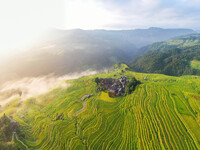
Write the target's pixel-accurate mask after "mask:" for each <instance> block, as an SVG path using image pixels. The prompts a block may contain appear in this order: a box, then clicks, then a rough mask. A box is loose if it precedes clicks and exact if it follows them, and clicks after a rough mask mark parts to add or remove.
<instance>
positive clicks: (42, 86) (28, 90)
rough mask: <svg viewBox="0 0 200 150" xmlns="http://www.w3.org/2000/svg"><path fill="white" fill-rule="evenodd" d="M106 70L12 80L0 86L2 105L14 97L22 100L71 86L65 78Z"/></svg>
mask: <svg viewBox="0 0 200 150" xmlns="http://www.w3.org/2000/svg"><path fill="white" fill-rule="evenodd" d="M99 72H105V71H89V70H88V71H84V72H81V73H73V74H66V75H63V76H56V75H54V74H49V75H46V76H39V77H26V78H22V79H20V80H12V81H8V82H6V83H4V84H3V85H2V86H0V105H5V104H6V103H8V102H10V101H11V100H13V99H14V98H19V99H20V100H21V101H24V100H26V99H27V98H30V97H37V96H38V95H41V94H45V93H47V92H49V91H51V90H53V89H55V88H67V87H68V86H70V85H69V84H67V83H66V82H65V80H70V79H77V78H80V77H83V76H88V75H93V74H96V73H99Z"/></svg>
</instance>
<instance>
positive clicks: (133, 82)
mask: <svg viewBox="0 0 200 150" xmlns="http://www.w3.org/2000/svg"><path fill="white" fill-rule="evenodd" d="M139 84H141V82H140V81H139V80H137V79H136V78H135V77H132V79H131V81H130V82H129V83H128V84H127V86H126V91H125V93H126V95H127V94H131V93H132V92H133V91H134V90H135V88H136V86H137V85H139Z"/></svg>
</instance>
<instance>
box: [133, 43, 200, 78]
mask: <svg viewBox="0 0 200 150" xmlns="http://www.w3.org/2000/svg"><path fill="white" fill-rule="evenodd" d="M199 55H200V46H193V47H186V48H173V49H170V50H166V51H154V52H150V53H147V54H145V55H143V56H141V57H138V58H136V59H135V60H133V61H132V62H131V64H130V66H131V67H132V69H133V70H134V71H138V72H146V73H160V74H166V75H172V76H181V75H199V74H200V71H199V70H198V69H196V68H193V67H191V63H190V62H191V61H192V60H193V59H196V56H199Z"/></svg>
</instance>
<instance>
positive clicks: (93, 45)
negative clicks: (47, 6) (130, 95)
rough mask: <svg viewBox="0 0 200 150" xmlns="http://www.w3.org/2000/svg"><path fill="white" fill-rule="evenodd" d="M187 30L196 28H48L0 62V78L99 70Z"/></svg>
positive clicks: (128, 58) (134, 55) (133, 56)
mask: <svg viewBox="0 0 200 150" xmlns="http://www.w3.org/2000/svg"><path fill="white" fill-rule="evenodd" d="M190 33H195V31H193V30H190V29H161V28H149V29H136V30H118V31H115V30H80V29H76V30H51V31H50V32H48V34H47V35H45V36H43V37H42V38H41V39H42V40H41V42H40V43H38V44H36V45H34V47H33V48H31V49H30V50H27V51H25V52H23V53H18V54H17V55H15V56H13V57H10V59H9V60H7V61H5V62H3V63H1V64H0V67H1V68H2V69H1V70H0V73H1V78H2V77H3V76H6V77H7V76H9V75H10V77H15V76H16V77H23V76H38V75H44V74H49V73H55V74H66V73H71V72H79V71H83V70H87V69H102V68H104V67H109V66H112V65H113V64H116V63H118V62H126V63H127V62H129V61H130V60H132V59H133V58H135V57H136V56H138V55H140V54H141V52H142V51H139V50H138V48H140V47H141V46H145V45H147V44H151V43H153V42H158V41H162V40H166V39H169V38H171V37H174V36H179V35H186V34H190Z"/></svg>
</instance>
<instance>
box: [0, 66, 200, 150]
mask: <svg viewBox="0 0 200 150" xmlns="http://www.w3.org/2000/svg"><path fill="white" fill-rule="evenodd" d="M124 67H127V66H126V65H121V66H120V67H118V68H117V67H115V69H114V70H113V71H112V72H110V73H107V74H106V73H101V74H95V75H91V76H85V77H82V78H79V79H74V80H66V81H65V82H66V83H68V84H70V87H67V88H57V89H54V90H52V91H51V92H49V93H48V94H45V95H41V96H39V97H37V98H35V99H34V98H30V99H28V100H26V101H24V102H20V100H19V99H15V101H13V102H12V103H9V104H7V105H6V106H5V107H2V108H1V115H3V114H4V113H5V114H6V115H8V116H10V115H12V116H13V119H14V120H15V121H16V122H18V123H19V124H20V127H19V128H20V131H21V135H19V134H18V133H17V132H16V133H15V137H14V141H15V142H16V143H17V144H18V145H19V146H20V147H21V149H27V147H28V149H30V150H34V149H43V150H44V149H46V150H55V149H59V150H61V149H63V150H64V149H77V150H82V149H83V150H84V149H88V150H89V149H90V150H98V149H113V150H115V149H121V150H125V149H176V150H178V149H181V150H182V149H186V150H187V149H200V116H199V114H200V98H199V96H198V95H199V93H200V90H199V89H200V78H199V77H198V76H181V77H172V76H166V75H160V74H145V73H135V72H132V71H129V70H126V71H125V72H124V76H127V77H128V78H131V77H135V78H136V79H138V80H140V81H141V84H139V85H137V86H136V88H135V90H134V91H133V92H132V93H131V94H127V95H124V96H114V97H110V96H109V93H108V91H98V90H97V85H96V83H95V78H97V77H98V78H113V76H114V75H115V78H116V79H117V78H119V77H120V76H121V75H120V74H121V70H122V69H124ZM85 95H86V96H85ZM89 95H91V96H89ZM83 97H84V98H83ZM83 108H84V109H83ZM79 110H81V111H79ZM22 135H23V136H22ZM19 139H20V142H19Z"/></svg>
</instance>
